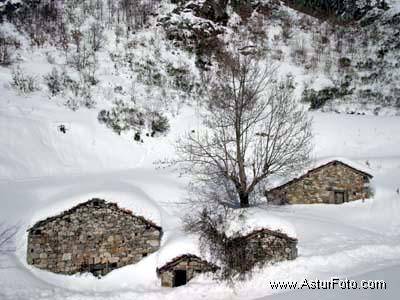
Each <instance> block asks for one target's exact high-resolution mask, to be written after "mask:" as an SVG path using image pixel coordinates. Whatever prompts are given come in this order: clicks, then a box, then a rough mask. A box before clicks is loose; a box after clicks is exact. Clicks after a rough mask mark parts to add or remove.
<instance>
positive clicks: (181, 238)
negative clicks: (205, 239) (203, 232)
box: [157, 233, 205, 268]
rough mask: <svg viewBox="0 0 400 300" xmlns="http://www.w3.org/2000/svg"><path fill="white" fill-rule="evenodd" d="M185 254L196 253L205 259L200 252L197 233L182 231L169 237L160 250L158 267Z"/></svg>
mask: <svg viewBox="0 0 400 300" xmlns="http://www.w3.org/2000/svg"><path fill="white" fill-rule="evenodd" d="M184 255H195V256H198V257H199V258H202V259H205V258H204V257H203V255H202V254H201V253H200V247H199V237H198V236H197V235H195V234H184V233H181V234H177V235H174V236H173V237H171V238H167V241H166V242H165V244H164V245H163V246H162V247H161V248H160V250H159V251H158V259H157V268H161V267H163V266H165V265H166V264H168V263H170V262H172V261H173V260H175V259H176V258H178V257H180V256H184Z"/></svg>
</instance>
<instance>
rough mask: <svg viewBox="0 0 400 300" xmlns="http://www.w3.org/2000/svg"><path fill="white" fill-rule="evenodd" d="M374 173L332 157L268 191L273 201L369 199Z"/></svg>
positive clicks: (332, 201)
mask: <svg viewBox="0 0 400 300" xmlns="http://www.w3.org/2000/svg"><path fill="white" fill-rule="evenodd" d="M371 179H372V175H370V174H368V173H366V172H365V171H362V170H360V169H357V168H355V167H353V166H351V165H350V164H348V163H344V162H342V161H339V160H332V161H330V162H328V163H324V164H321V165H319V166H318V167H316V168H314V169H311V170H309V171H308V172H307V173H305V174H304V175H302V176H300V177H298V178H295V179H293V180H290V181H288V182H286V183H284V184H283V185H280V186H278V187H275V188H273V189H270V190H268V191H266V192H265V195H266V197H267V199H268V202H270V203H272V204H278V205H280V204H313V203H329V204H342V203H344V202H349V201H354V200H359V199H366V198H369V197H370V195H371V190H370V188H369V183H370V180H371Z"/></svg>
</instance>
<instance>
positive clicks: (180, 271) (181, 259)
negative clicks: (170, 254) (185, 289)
mask: <svg viewBox="0 0 400 300" xmlns="http://www.w3.org/2000/svg"><path fill="white" fill-rule="evenodd" d="M217 269H218V268H217V267H216V266H214V265H213V264H211V263H209V262H207V261H206V260H202V259H201V258H200V257H198V256H196V255H193V254H184V255H181V256H178V257H175V258H174V259H172V260H171V261H170V262H168V263H166V264H165V265H164V266H162V267H161V268H157V275H158V276H159V277H160V278H161V286H164V287H178V286H181V285H185V284H186V283H187V282H188V281H189V280H191V279H192V278H193V277H195V276H196V275H197V274H201V273H206V272H215V271H216V270H217Z"/></svg>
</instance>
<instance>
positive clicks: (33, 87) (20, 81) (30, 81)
mask: <svg viewBox="0 0 400 300" xmlns="http://www.w3.org/2000/svg"><path fill="white" fill-rule="evenodd" d="M11 85H12V86H13V87H14V88H15V89H16V90H18V91H19V92H21V93H23V94H28V93H32V92H34V91H37V90H39V87H38V84H37V80H36V78H35V77H34V76H32V75H28V74H25V72H24V71H22V69H21V68H20V67H17V68H15V69H14V70H13V72H12V82H11Z"/></svg>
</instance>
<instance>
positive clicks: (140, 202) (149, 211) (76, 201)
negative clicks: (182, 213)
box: [30, 191, 162, 227]
mask: <svg viewBox="0 0 400 300" xmlns="http://www.w3.org/2000/svg"><path fill="white" fill-rule="evenodd" d="M94 198H97V199H102V200H105V201H106V202H110V203H115V204H117V205H118V207H119V208H121V209H126V210H129V211H130V212H131V213H132V214H133V215H135V216H140V217H143V218H144V219H146V220H147V221H149V222H151V223H153V224H155V225H157V226H161V225H162V224H161V208H160V207H159V206H158V205H157V204H156V203H153V201H152V200H151V199H147V198H145V197H143V195H137V194H130V193H124V192H114V191H103V192H101V191H99V192H96V193H87V194H80V195H76V196H72V197H68V198H66V199H65V200H62V201H60V202H57V204H56V205H50V206H48V207H46V208H45V209H42V210H39V211H37V212H36V214H35V216H34V217H33V218H32V220H31V222H30V225H31V227H32V226H33V225H34V224H36V223H37V222H39V221H41V220H44V219H47V218H49V217H54V216H57V215H60V214H62V213H64V212H65V211H68V210H70V209H72V208H74V207H76V206H78V205H81V204H83V203H85V202H87V201H88V200H90V199H94Z"/></svg>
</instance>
